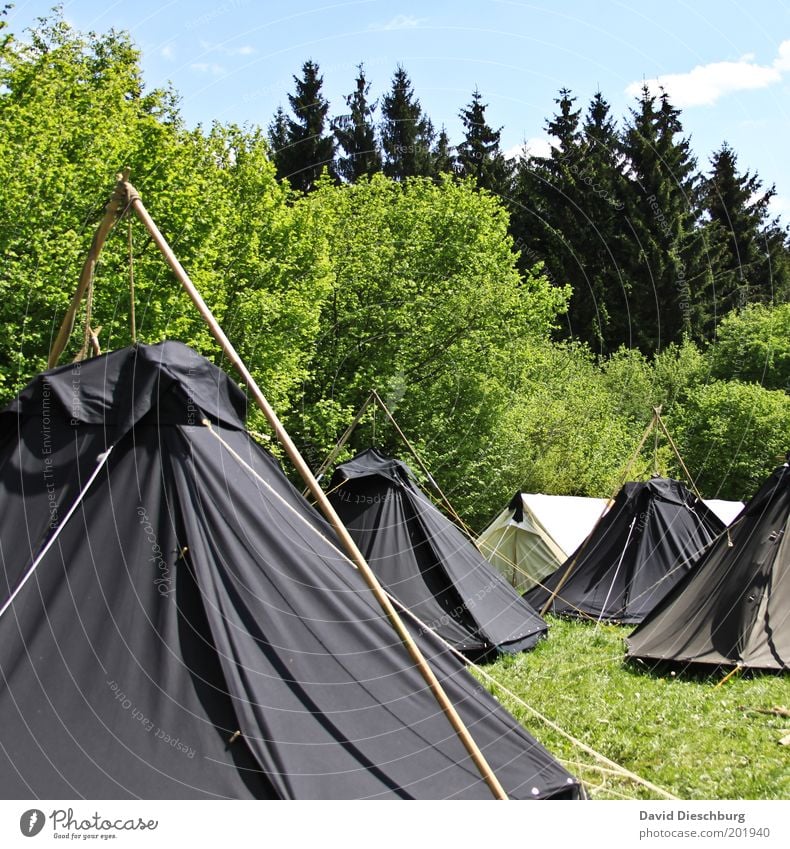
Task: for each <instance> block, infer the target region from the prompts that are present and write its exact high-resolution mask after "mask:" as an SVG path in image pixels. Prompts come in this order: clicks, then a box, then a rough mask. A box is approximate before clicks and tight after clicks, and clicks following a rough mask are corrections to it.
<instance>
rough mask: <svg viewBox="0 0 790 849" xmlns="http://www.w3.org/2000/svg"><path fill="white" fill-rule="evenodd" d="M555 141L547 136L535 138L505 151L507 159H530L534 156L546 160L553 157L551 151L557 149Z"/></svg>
mask: <svg viewBox="0 0 790 849" xmlns="http://www.w3.org/2000/svg"><path fill="white" fill-rule="evenodd" d="M556 146H557V143H556V141H555V140H554V139H550V138H548V137H547V136H535V137H534V138H531V139H527V140H526V141H525V142H524V143H523V144H517V145H516V146H515V147H511V148H509V149H508V150H506V151H505V159H529V158H530V157H532V156H540V157H543V158H544V159H545V158H547V157H549V156H550V155H551V149H552V148H553V147H556Z"/></svg>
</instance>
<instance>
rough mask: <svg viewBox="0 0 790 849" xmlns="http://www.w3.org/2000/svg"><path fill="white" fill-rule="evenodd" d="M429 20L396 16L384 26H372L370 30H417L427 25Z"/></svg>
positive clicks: (410, 16)
mask: <svg viewBox="0 0 790 849" xmlns="http://www.w3.org/2000/svg"><path fill="white" fill-rule="evenodd" d="M426 20H427V18H415V17H414V16H413V15H395V17H394V18H391V19H390V20H389V21H387V22H386V23H383V24H371V25H370V29H376V30H393V29H415V28H416V27H418V26H419V25H420V24H423V23H425V21H426Z"/></svg>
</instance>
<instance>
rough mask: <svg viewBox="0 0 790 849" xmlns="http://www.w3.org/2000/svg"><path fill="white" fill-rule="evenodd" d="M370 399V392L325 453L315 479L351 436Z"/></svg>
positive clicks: (322, 473)
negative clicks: (338, 437)
mask: <svg viewBox="0 0 790 849" xmlns="http://www.w3.org/2000/svg"><path fill="white" fill-rule="evenodd" d="M372 400H373V393H372V392H371V393H370V394H369V395H368V397H367V398H365V402H364V403H363V404H362V406H361V407H360V408H359V410H358V411H357V414H356V415H355V416H354V419H353V421H352V422H351V424H350V425H349V426H348V427H347V428H346V429H345V431H344V432H343V435H342V436H341V437H340V439H338V441H337V443H336V444H335V447H334V448H333V449H332V450H331V451H330V452H329V454H327V457H326V459H325V460H324V462H323V463H321V465H320V466H319V467H318V470H317V471H316V473H315V479H316V480H317V481H320V480H321V478H322V477H323V476H324V474H325V473H326V470H327V469H328V468H329V467H330V466H331V465H332V463H334V462H335V458H336V457H337V455H338V454H340V452H341V451H342V450H343V446H344V445H345V444H346V442H348V440H349V439H350V438H351V434H352V433H353V432H354V428H356V426H357V425H358V424H359V423H360V421H361V420H362V416H364V415H365V410H367V408H368V407H369V406H370V402H371V401H372ZM307 492H308V490H307V489H305V490H304V491H303V492H302V495H307Z"/></svg>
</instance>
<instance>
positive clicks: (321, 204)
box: [300, 175, 565, 480]
mask: <svg viewBox="0 0 790 849" xmlns="http://www.w3.org/2000/svg"><path fill="white" fill-rule="evenodd" d="M308 200H309V203H308V206H309V207H310V208H311V210H312V212H313V215H314V216H315V220H316V222H317V226H318V227H319V228H320V233H321V235H322V238H325V239H326V241H327V243H328V245H329V255H330V257H331V258H332V259H331V265H332V273H333V278H334V284H333V289H332V294H331V296H330V297H328V298H327V300H326V301H325V305H324V310H323V314H322V333H321V335H320V337H319V339H318V340H317V342H316V353H315V357H314V359H313V362H312V367H311V372H312V376H311V379H310V381H309V382H308V383H307V384H306V387H305V396H304V401H303V409H304V410H305V411H306V413H307V414H306V415H305V418H304V422H303V424H302V425H300V430H301V431H302V433H303V435H304V438H305V443H306V447H307V448H308V451H309V453H310V456H311V457H313V458H315V459H318V458H319V457H320V456H321V455H322V454H323V453H324V452H326V451H327V450H328V448H329V447H330V446H331V444H332V442H333V441H334V439H335V438H336V437H337V435H338V433H339V432H340V431H342V429H343V427H345V424H347V422H348V420H349V419H350V417H351V415H352V414H353V410H354V409H356V407H358V405H359V404H361V402H362V400H363V399H364V397H365V396H366V395H367V393H368V391H369V390H370V388H371V387H375V388H377V389H379V390H380V391H381V392H382V393H383V394H387V392H391V391H395V390H394V389H393V387H399V388H398V393H397V394H398V395H399V396H400V400H399V407H398V416H399V419H400V421H401V424H402V426H403V427H404V428H405V429H406V432H407V433H410V434H412V435H413V436H414V438H415V441H416V442H417V443H418V444H422V445H423V446H424V441H425V440H427V439H429V438H430V439H432V440H436V442H437V443H445V442H446V444H447V445H448V446H450V445H453V446H456V450H457V452H458V454H457V456H456V462H455V467H457V468H455V467H453V466H451V465H445V464H442V468H441V470H440V469H437V474H439V475H442V474H443V473H444V470H447V471H448V477H447V478H446V480H450V476H451V475H452V478H453V479H455V478H456V476H460V475H462V474H463V468H464V467H465V464H467V463H468V462H470V461H471V460H472V458H473V457H474V455H475V452H476V451H478V450H482V446H483V445H484V443H485V441H486V439H487V438H488V434H487V433H486V431H485V429H484V428H483V426H482V425H481V426H480V428H478V427H476V426H473V427H472V428H471V431H470V430H468V428H469V427H470V426H471V425H472V424H473V418H472V417H473V416H474V415H475V414H476V413H475V412H470V410H475V411H476V410H478V409H479V408H481V407H480V406H479V405H483V402H482V401H481V400H480V399H481V398H488V397H489V396H488V392H489V387H491V386H493V385H494V383H495V381H496V380H497V379H498V378H497V377H495V376H496V375H500V374H503V372H504V370H505V369H506V368H507V365H506V363H507V364H509V363H510V362H511V361H512V360H513V359H514V357H513V355H512V352H511V348H512V346H513V345H520V344H521V340H522V339H525V338H528V337H532V336H540V337H543V336H545V335H546V334H547V333H548V331H549V329H550V328H551V326H552V325H553V323H554V321H555V319H556V315H557V313H558V311H560V310H561V309H562V307H563V304H564V298H565V293H564V292H562V291H557V290H555V289H553V288H552V287H551V286H550V285H549V284H548V282H547V281H546V280H545V279H544V278H543V277H541V276H540V275H539V274H535V275H534V276H532V275H529V276H527V277H526V278H523V279H522V278H521V277H520V276H519V274H518V272H517V271H516V269H515V254H514V253H513V250H512V242H511V241H510V239H509V238H508V236H507V218H506V215H505V214H504V211H503V210H502V208H501V207H500V206H499V205H498V203H497V202H496V200H495V199H494V198H493V197H490V196H488V195H483V194H480V193H478V192H477V191H476V190H475V189H474V187H473V186H472V185H470V184H469V183H458V182H457V181H454V180H452V179H450V178H445V179H444V180H442V181H441V182H440V183H438V184H437V183H435V182H434V181H432V180H430V179H412V180H408V181H406V182H403V183H399V182H396V181H392V180H388V179H387V178H385V177H384V176H382V175H374V176H373V177H372V178H371V180H370V181H363V182H361V183H358V184H355V185H353V186H343V187H335V186H332V185H330V184H329V183H324V184H323V185H322V186H321V188H320V190H319V191H317V192H315V193H313V195H311V196H310V197H309V198H308ZM500 349H501V350H500ZM503 351H504V352H505V353H503ZM508 352H510V353H508ZM492 375H493V376H492ZM502 379H506V377H503V378H502ZM461 385H463V387H464V388H463V390H462V389H461ZM492 391H493V390H492ZM489 400H490V399H489ZM492 403H493V401H492ZM483 406H484V405H483ZM431 408H433V409H434V413H435V412H436V411H441V414H440V415H441V416H442V417H443V422H444V423H443V425H442V426H441V427H439V422H438V420H437V416H436V415H432V416H431V418H430V419H426V417H425V416H426V411H427V410H429V409H431ZM467 414H468V415H469V416H470V418H467ZM489 414H490V410H489V408H486V413H485V415H486V417H487V418H486V421H489V418H488V417H489ZM308 416H309V420H308ZM319 419H320V420H319ZM437 428H438V430H437ZM459 428H460V429H461V431H462V432H463V434H464V437H463V439H460V440H459V439H458V438H454V437H453V436H452V434H453V432H454V430H456V431H457V430H458V429H459ZM380 433H383V431H381V429H380ZM429 435H430V437H429ZM369 437H370V431H365V430H364V429H361V430H360V431H359V432H358V433H357V439H358V440H360V441H357V442H354V443H352V445H351V446H350V448H354V447H356V448H359V447H362V445H363V444H365V442H364V440H365V439H367V438H369ZM388 447H393V448H397V447H398V446H397V444H395V445H389V446H388ZM448 464H449V461H448Z"/></svg>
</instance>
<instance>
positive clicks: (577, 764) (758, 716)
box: [486, 617, 790, 799]
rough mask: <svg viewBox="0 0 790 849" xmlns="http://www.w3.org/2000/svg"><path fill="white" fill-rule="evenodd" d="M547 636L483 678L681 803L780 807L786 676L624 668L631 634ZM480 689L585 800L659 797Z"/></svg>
mask: <svg viewBox="0 0 790 849" xmlns="http://www.w3.org/2000/svg"><path fill="white" fill-rule="evenodd" d="M549 621H550V624H551V626H552V627H551V629H550V632H549V638H548V639H547V640H543V641H542V642H541V643H540V645H538V647H537V648H536V649H535V650H534V651H532V652H529V653H527V654H519V655H512V656H508V657H504V658H502V659H500V660H499V661H497V662H496V663H493V664H490V665H488V666H487V667H486V670H487V671H488V672H489V674H490V675H492V676H493V677H494V678H495V679H496V680H497V681H499V682H500V683H502V684H504V685H505V686H506V687H507V688H508V689H510V690H512V691H513V692H514V693H515V694H516V695H518V696H519V697H520V698H522V699H523V700H524V701H525V702H527V704H529V705H531V706H532V707H533V708H536V709H537V710H539V711H540V712H541V713H543V714H544V715H545V716H547V717H548V718H549V719H551V720H553V721H554V722H555V723H556V724H557V725H559V726H561V727H562V728H563V729H564V730H565V731H567V732H569V733H570V734H572V735H573V736H574V737H576V738H577V739H579V740H581V741H583V742H584V743H586V744H587V745H588V746H591V747H592V748H593V749H595V750H596V751H598V752H600V753H601V754H603V755H605V756H606V757H608V758H610V759H611V760H613V761H616V762H617V763H618V764H620V765H621V766H623V767H625V768H627V769H628V770H630V771H632V772H634V773H636V774H637V775H639V776H641V777H642V778H644V779H647V780H648V781H650V782H652V783H653V784H656V785H658V786H659V787H662V788H664V789H665V790H667V791H669V792H670V793H672V794H674V795H675V796H678V797H679V798H682V799H788V798H790V746H781V745H780V744H779V740H780V739H781V738H782V737H784V736H785V735H787V734H788V733H790V719H789V718H787V717H782V716H778V715H773V714H764V713H759V712H757V711H756V710H755V709H757V708H759V709H770V708H773V707H784V708H790V676H788V675H772V674H760V673H752V674H748V673H747V674H737V675H734V676H733V677H731V678H730V679H729V680H728V681H726V682H725V683H724V684H722V686H719V687H717V684H719V683H720V682H721V680H722V678H723V677H724V675H725V674H726V670H721V669H718V670H711V671H710V672H708V673H706V674H699V673H697V674H696V675H695V674H693V673H691V672H683V671H678V672H677V674H676V675H674V676H673V675H671V674H670V672H669V671H668V670H664V671H662V672H658V671H656V672H654V671H651V670H650V669H649V668H648V667H646V666H640V665H639V664H634V663H626V662H625V646H624V642H623V640H624V638H625V636H626V635H627V634H628V633H629V631H630V630H631V629H629V628H622V627H618V626H616V625H603V624H602V625H601V626H600V627H599V628H598V629H597V630H596V628H595V625H594V623H585V622H571V621H565V620H561V619H553V618H551V617H549ZM486 686H487V687H488V689H489V690H491V692H492V693H493V694H494V695H495V696H496V697H497V698H498V699H499V700H500V701H501V702H502V703H503V704H504V705H505V706H506V707H507V708H508V709H509V710H510V711H511V712H512V713H513V714H514V715H515V716H516V717H518V719H519V720H520V721H521V722H522V723H523V724H524V725H525V726H526V727H527V728H528V729H529V730H530V732H531V733H532V734H533V736H534V737H536V738H537V739H538V740H540V742H541V743H543V744H544V745H545V746H546V747H547V748H548V749H549V751H551V752H552V753H553V754H554V755H555V757H558V758H559V759H560V760H561V761H562V763H563V764H564V765H565V766H566V768H567V769H569V770H570V771H571V772H572V773H574V774H575V775H577V776H579V778H581V779H582V780H583V781H584V783H585V786H586V788H587V792H588V794H589V796H590V797H591V798H598V799H619V798H629V799H633V798H646V799H648V798H655V799H658V798H662V797H661V796H659V795H658V794H656V793H655V792H653V791H651V790H649V789H647V788H646V787H644V786H642V785H640V784H638V783H636V782H634V781H632V780H630V779H627V778H623V777H621V776H619V775H617V774H615V773H612V772H609V771H607V768H606V767H604V768H603V769H602V768H601V767H602V765H601V764H600V762H599V761H597V760H596V759H595V758H594V757H593V756H591V755H589V754H586V753H585V752H584V751H582V750H581V749H580V748H579V747H578V746H576V745H574V744H573V743H570V742H569V741H568V740H567V739H566V738H564V737H563V736H562V735H561V734H559V733H558V732H556V731H554V730H552V729H551V728H550V727H548V726H547V725H546V724H545V723H544V722H542V721H541V720H540V719H537V718H535V717H534V716H532V715H531V714H530V713H529V711H528V710H527V709H526V708H524V707H523V706H521V705H519V704H518V702H516V701H515V700H513V699H511V698H510V697H508V696H507V695H505V694H503V693H502V691H501V690H499V689H498V688H495V687H494V686H493V685H490V684H489V683H486Z"/></svg>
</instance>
